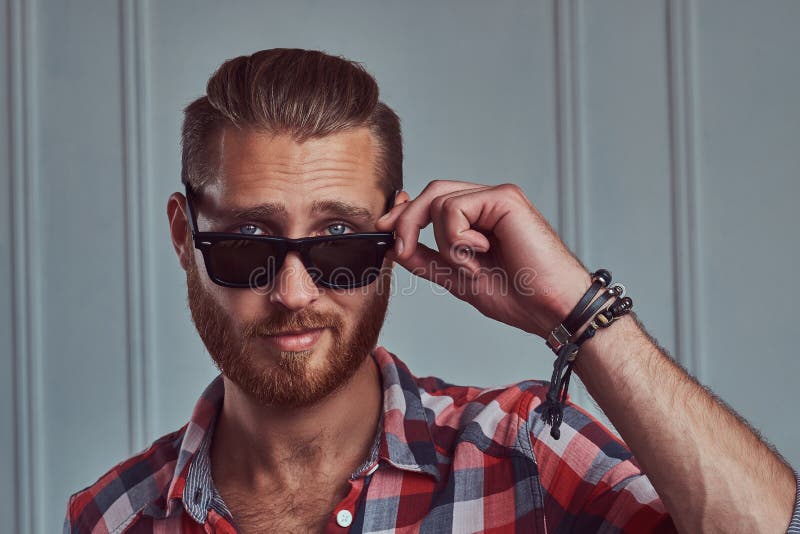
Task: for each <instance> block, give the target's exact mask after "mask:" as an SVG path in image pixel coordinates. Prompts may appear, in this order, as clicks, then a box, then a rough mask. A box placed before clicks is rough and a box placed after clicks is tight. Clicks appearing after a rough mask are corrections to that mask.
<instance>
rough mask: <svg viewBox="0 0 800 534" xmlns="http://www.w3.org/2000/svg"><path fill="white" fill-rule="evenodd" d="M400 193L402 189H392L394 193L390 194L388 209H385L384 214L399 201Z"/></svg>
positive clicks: (387, 202) (387, 203)
mask: <svg viewBox="0 0 800 534" xmlns="http://www.w3.org/2000/svg"><path fill="white" fill-rule="evenodd" d="M399 194H400V189H395V190H394V191H392V194H391V195H389V198H388V199H387V200H386V209H384V210H383V214H384V215H385V214H387V213H389V212H390V211H392V208H393V207H394V203H395V202H396V201H397V195H399Z"/></svg>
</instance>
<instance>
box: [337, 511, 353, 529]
mask: <svg viewBox="0 0 800 534" xmlns="http://www.w3.org/2000/svg"><path fill="white" fill-rule="evenodd" d="M352 522H353V514H351V513H350V512H349V511H347V510H339V513H338V514H336V523H337V524H338V525H339V526H340V527H349V526H350V523H352Z"/></svg>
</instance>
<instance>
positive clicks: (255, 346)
mask: <svg viewBox="0 0 800 534" xmlns="http://www.w3.org/2000/svg"><path fill="white" fill-rule="evenodd" d="M182 180H183V182H184V185H185V193H186V195H185V196H184V195H183V194H181V193H174V194H173V195H172V196H171V197H170V199H169V203H168V206H167V214H168V216H169V223H170V231H171V236H172V241H173V244H174V247H175V251H176V253H177V255H178V258H179V261H180V264H181V267H182V268H183V269H184V270H185V271H186V276H187V285H188V295H189V305H190V309H191V313H192V318H193V320H194V322H195V325H196V326H197V330H198V333H199V334H200V336H201V338H202V340H203V342H204V343H205V345H206V347H207V349H208V351H209V353H210V355H211V357H212V358H213V360H214V362H215V363H216V365H217V366H218V367H219V369H220V371H221V376H220V377H219V378H218V379H216V380H215V381H214V382H213V383H212V384H211V385H210V386H209V387H208V389H207V390H206V392H205V393H204V394H203V396H202V398H201V399H200V400H199V402H198V404H197V406H196V408H195V411H194V413H193V415H192V417H191V420H190V422H189V423H188V424H187V425H186V426H185V427H183V428H181V429H180V430H178V431H176V432H174V433H172V434H169V435H167V436H164V437H162V438H161V439H159V440H158V441H156V442H155V443H154V444H153V445H152V446H151V447H150V448H149V449H147V450H146V451H144V452H142V453H140V454H138V455H137V456H135V457H133V458H131V459H128V460H126V461H124V462H122V463H121V464H119V465H117V466H116V467H114V468H112V469H111V470H110V471H109V472H108V473H107V474H105V475H104V476H103V477H101V478H100V479H99V480H98V481H97V482H96V483H95V484H94V485H92V486H90V487H89V488H87V489H85V490H83V491H82V492H79V493H77V494H75V495H73V497H72V498H71V499H70V503H69V509H68V513H67V521H66V525H65V532H155V531H159V532H273V531H275V532H307V531H315V532H319V531H327V532H346V531H355V532H362V531H364V532H395V531H397V532H414V531H424V532H451V531H452V532H476V531H478V532H505V531H509V532H512V531H520V532H567V531H576V532H596V531H603V532H650V531H658V532H672V531H675V530H676V529H677V530H680V531H683V532H784V531H786V530H787V528H788V527H789V523H790V519H791V517H792V511H793V507H794V506H795V501H796V488H797V485H796V480H795V476H794V474H793V472H792V469H791V468H790V467H789V466H787V465H786V463H785V462H783V461H782V460H781V458H780V457H778V456H777V455H776V454H775V453H773V452H772V451H771V450H770V448H769V447H768V446H767V445H765V444H764V443H763V442H762V441H761V440H760V439H759V438H758V436H756V435H755V434H754V433H753V432H752V431H751V430H750V428H749V427H748V426H747V425H746V424H745V423H743V422H742V421H740V420H739V419H738V417H737V416H736V415H735V414H733V413H732V412H731V411H729V410H728V409H726V408H725V407H724V406H723V405H722V404H721V403H720V402H718V401H717V400H716V399H715V398H714V397H713V396H712V395H711V394H710V393H709V392H707V391H706V390H704V389H703V388H702V387H701V386H699V385H698V384H696V383H695V382H694V381H693V380H692V379H691V378H690V377H688V376H687V375H686V374H685V373H684V372H683V371H682V370H681V369H680V368H678V367H677V366H676V365H675V364H674V363H673V362H672V361H671V359H670V358H669V357H668V356H667V355H666V354H664V352H663V351H662V350H661V349H660V348H659V347H658V346H657V345H656V344H655V343H654V342H653V340H652V339H651V338H650V337H649V336H648V335H647V334H646V333H645V331H644V329H643V328H642V327H641V325H640V324H638V321H637V320H636V319H635V316H633V315H632V314H627V315H623V316H621V317H620V318H619V319H617V320H616V321H615V322H614V323H613V324H612V325H610V326H609V327H608V328H603V329H600V330H599V331H598V332H597V334H596V335H595V336H594V337H591V338H589V339H587V340H586V341H584V342H583V343H582V345H581V346H580V351H579V355H578V357H577V359H576V360H575V366H574V369H575V372H576V373H577V374H578V375H579V376H580V378H581V379H582V380H583V381H584V383H585V384H586V386H587V388H588V389H589V391H590V393H591V394H592V395H593V396H594V397H595V399H596V400H597V402H598V404H599V405H600V406H601V408H602V409H603V410H604V412H605V413H606V414H607V415H608V417H609V418H610V420H611V421H612V422H613V424H614V425H615V426H616V428H617V429H618V430H619V432H620V434H621V435H622V437H623V438H624V439H625V442H626V443H627V446H629V447H630V449H628V447H627V446H626V445H625V444H623V443H621V442H619V441H618V440H617V439H615V438H614V437H613V435H612V434H611V433H610V432H609V431H608V430H606V429H605V428H603V427H602V426H601V425H600V424H599V423H597V422H596V421H594V420H592V419H591V418H590V417H589V416H587V415H585V413H584V412H582V411H580V410H579V409H578V408H577V407H575V406H573V405H572V404H570V403H567V405H566V406H565V408H564V416H563V424H562V425H561V436H560V439H556V438H554V437H553V436H552V435H551V433H550V431H551V425H549V424H548V423H546V422H545V420H544V419H543V415H542V414H543V410H544V408H545V405H546V403H545V399H546V394H547V388H548V385H547V384H546V383H543V382H534V381H528V382H521V383H519V384H516V385H515V386H513V387H510V388H507V389H490V390H481V389H476V388H468V387H459V386H453V385H450V384H446V383H444V382H442V381H440V380H438V379H432V378H431V379H417V378H415V377H414V376H413V375H412V374H411V372H410V371H409V370H408V369H407V368H406V367H405V365H403V363H402V362H401V361H400V360H399V359H398V358H397V356H395V355H394V354H392V353H390V352H388V351H387V350H386V349H385V348H383V347H376V342H377V339H378V334H379V332H380V328H381V326H382V324H383V320H384V317H385V312H386V308H387V304H388V299H389V291H388V286H389V277H390V275H391V268H392V267H393V264H394V262H397V263H399V264H400V265H402V266H403V267H405V268H406V269H409V270H410V271H412V272H413V273H414V274H417V275H419V276H422V277H425V278H428V279H431V280H433V281H435V282H436V283H438V284H441V285H443V286H444V287H447V288H448V289H449V290H450V291H451V292H452V293H453V294H454V295H456V296H457V297H458V298H461V299H463V300H464V301H466V302H468V303H469V304H471V305H473V306H475V307H476V308H477V309H478V310H480V311H481V312H482V313H483V314H485V315H486V316H488V317H491V318H494V319H496V320H499V321H502V322H504V323H507V324H510V325H513V326H516V327H518V328H521V329H523V330H525V331H527V332H531V333H535V334H537V335H539V336H541V337H542V338H547V337H548V336H549V334H550V332H551V331H552V330H553V329H554V327H556V326H557V325H559V324H560V323H561V322H562V321H564V319H565V317H567V316H568V315H569V314H570V312H571V311H572V310H573V308H574V307H576V304H577V303H578V301H579V300H582V296H583V295H584V294H585V293H586V291H587V289H588V288H590V286H592V284H593V278H592V276H591V275H590V274H589V273H588V272H587V270H586V269H585V268H584V267H583V265H582V264H581V263H580V262H579V261H578V260H577V259H576V258H575V257H574V256H573V255H572V254H571V253H570V251H569V250H568V249H567V248H566V247H565V245H564V244H563V243H562V242H561V240H560V239H559V237H558V236H557V235H556V233H555V232H554V231H553V230H552V228H550V226H549V225H548V223H547V222H546V221H545V219H544V218H543V217H542V215H541V214H540V213H539V211H538V210H537V209H536V208H535V207H534V206H533V205H532V204H531V203H530V201H528V199H526V198H525V196H524V195H523V194H522V192H521V191H520V189H519V188H518V187H516V186H514V185H508V184H506V185H501V186H484V185H478V184H472V183H465V182H445V181H435V182H432V183H430V184H429V185H428V186H427V187H426V188H425V189H424V190H423V191H422V193H421V194H420V195H419V196H418V197H416V198H415V199H413V200H411V199H410V198H409V196H408V194H407V193H406V192H404V191H402V148H401V138H400V127H399V121H398V119H397V117H396V115H395V114H394V113H393V112H392V111H391V110H390V109H389V108H388V107H387V106H386V105H385V104H383V103H381V102H380V101H379V100H378V88H377V85H376V84H375V81H374V80H373V79H372V77H371V76H369V74H367V73H366V72H365V71H364V70H363V69H362V68H361V67H360V66H358V65H357V64H354V63H351V62H349V61H346V60H344V59H341V58H335V57H331V56H328V55H325V54H323V53H320V52H313V51H303V50H286V49H275V50H265V51H261V52H258V53H256V54H253V55H252V56H249V57H239V58H235V59H233V60H230V61H228V62H226V63H225V64H223V65H222V66H221V67H220V68H219V70H218V71H217V72H216V73H215V74H214V75H213V76H212V78H211V79H210V80H209V83H208V87H207V95H206V96H204V97H202V98H199V99H197V100H195V101H194V102H192V103H191V104H190V105H189V106H188V107H187V108H186V110H185V120H184V125H183V170H182ZM428 224H433V230H434V234H435V237H436V242H437V247H438V250H433V249H430V248H428V247H425V246H424V245H422V244H419V243H418V242H417V238H418V236H419V232H420V229H421V228H424V227H425V226H427V225H428ZM526 272H527V273H535V274H536V276H535V277H533V278H532V279H531V278H528V279H527V282H526V284H525V287H521V286H519V285H518V284H517V285H514V287H513V289H511V290H509V291H497V290H496V289H498V288H499V285H498V284H500V283H502V280H498V278H497V277H495V276H494V274H495V273H501V274H504V275H505V276H506V277H507V278H506V280H505V281H506V282H509V281H511V280H514V281H515V284H516V282H518V278H516V275H517V274H518V273H526ZM487 273H491V276H489V275H487ZM617 297H618V298H620V297H621V296H620V295H617ZM584 327H585V325H582V328H581V330H580V332H582V331H584ZM578 332H579V331H577V330H576V331H575V332H573V333H574V334H576V335H577V334H578ZM445 356H446V355H445ZM631 451H632V452H633V455H632V454H631ZM643 473H646V476H645V475H644V474H643Z"/></svg>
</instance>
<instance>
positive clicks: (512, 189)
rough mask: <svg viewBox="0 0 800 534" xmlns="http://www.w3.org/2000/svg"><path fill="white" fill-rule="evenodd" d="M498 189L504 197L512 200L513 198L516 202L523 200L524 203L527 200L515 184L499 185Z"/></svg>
mask: <svg viewBox="0 0 800 534" xmlns="http://www.w3.org/2000/svg"><path fill="white" fill-rule="evenodd" d="M498 189H500V190H501V191H502V192H503V193H504V194H505V195H508V196H509V197H512V198H515V199H516V200H523V201H526V202H527V200H528V197H526V196H525V192H524V191H523V190H522V188H521V187H520V186H518V185H517V184H514V183H511V182H508V183H505V184H501V185H499V186H498Z"/></svg>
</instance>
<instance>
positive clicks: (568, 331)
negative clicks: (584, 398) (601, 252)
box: [542, 269, 633, 439]
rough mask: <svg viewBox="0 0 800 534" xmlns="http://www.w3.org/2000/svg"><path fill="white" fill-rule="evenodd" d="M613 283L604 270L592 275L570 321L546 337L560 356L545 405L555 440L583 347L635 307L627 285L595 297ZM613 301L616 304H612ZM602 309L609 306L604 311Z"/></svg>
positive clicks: (545, 416)
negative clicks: (590, 281)
mask: <svg viewBox="0 0 800 534" xmlns="http://www.w3.org/2000/svg"><path fill="white" fill-rule="evenodd" d="M610 283H611V273H610V272H608V271H606V270H605V269H601V270H599V271H596V272H595V273H594V274H593V275H592V285H591V287H589V289H588V290H587V291H586V293H584V295H583V297H581V299H580V300H579V301H578V304H577V305H576V306H575V308H574V309H573V310H572V312H570V314H569V316H568V317H567V319H566V320H565V321H564V322H563V323H560V324H559V325H558V326H557V327H556V328H554V329H553V331H552V332H550V335H549V336H548V338H547V346H548V347H550V348H551V349H553V351H554V352H555V353H556V355H557V357H556V360H555V362H553V376H552V379H551V380H550V386H549V387H548V389H547V395H546V398H545V401H544V403H543V404H542V418H543V419H544V421H545V423H547V424H549V425H550V435H551V436H552V437H553V439H559V438H560V437H561V430H560V427H561V422H562V421H563V418H564V406H565V405H566V402H567V390H568V389H569V381H570V377H571V376H572V368H573V365H574V363H575V359H576V358H577V356H578V351H579V349H580V346H581V345H582V344H583V343H584V342H585V341H586V340H587V339H590V338H591V337H592V336H594V335H595V333H596V332H597V330H598V329H599V328H608V327H609V326H610V325H611V324H612V323H613V322H614V321H616V320H617V319H618V318H619V317H621V316H623V315H625V314H626V313H628V312H629V311H630V310H631V308H632V307H633V300H632V299H631V298H630V297H626V296H624V295H625V286H623V285H622V284H619V283H617V284H614V285H612V286H611V287H608V289H606V290H605V291H604V292H603V294H602V295H600V296H599V297H598V298H596V299H595V298H594V297H596V296H597V294H598V293H599V292H600V290H601V287H606V286H608V285H609V284H610ZM612 298H613V299H614V301H613V302H611V304H610V305H609V304H608V303H609V301H610V300H611V299H612ZM603 306H607V307H606V308H605V309H601V308H603ZM587 321H589V326H588V327H587V328H586V329H585V330H584V331H583V332H582V333H581V334H580V335H576V334H577V333H578V332H579V331H580V329H581V328H582V327H583V326H584V325H585V324H586V322H587Z"/></svg>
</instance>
